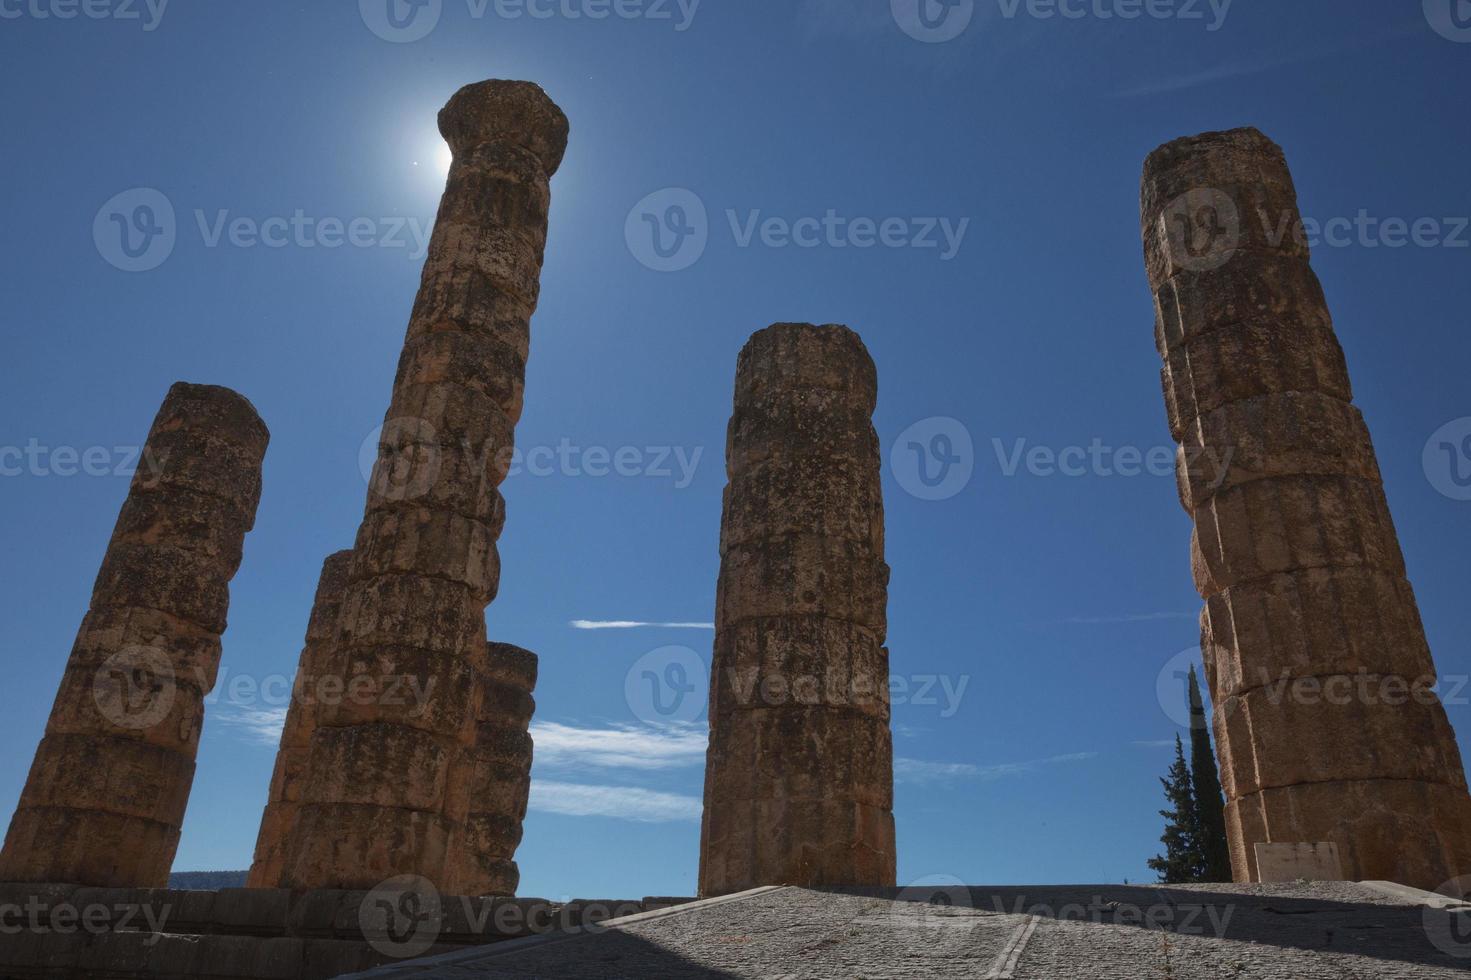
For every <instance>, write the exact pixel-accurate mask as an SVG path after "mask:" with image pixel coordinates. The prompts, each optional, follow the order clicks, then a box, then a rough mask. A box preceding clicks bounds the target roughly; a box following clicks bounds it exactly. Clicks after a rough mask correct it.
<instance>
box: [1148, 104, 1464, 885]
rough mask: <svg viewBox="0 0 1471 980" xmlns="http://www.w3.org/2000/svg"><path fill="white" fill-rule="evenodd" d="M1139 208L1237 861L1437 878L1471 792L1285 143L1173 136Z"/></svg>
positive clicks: (1247, 871) (1446, 870)
mask: <svg viewBox="0 0 1471 980" xmlns="http://www.w3.org/2000/svg"><path fill="white" fill-rule="evenodd" d="M1142 225H1143V235H1144V244H1145V261H1146V267H1147V270H1148V274H1149V280H1150V285H1151V287H1152V288H1153V290H1154V296H1155V303H1156V309H1157V322H1156V331H1155V333H1156V342H1157V345H1158V347H1159V352H1160V354H1161V356H1162V357H1163V358H1164V369H1163V382H1164V395H1165V402H1166V407H1167V411H1168V416H1169V423H1170V429H1171V432H1172V434H1173V435H1174V437H1175V439H1176V440H1177V441H1178V442H1179V443H1180V457H1179V466H1178V467H1177V469H1178V473H1179V484H1180V497H1181V501H1182V503H1183V504H1184V506H1185V509H1186V510H1187V511H1188V512H1189V513H1190V514H1191V515H1192V517H1193V518H1194V521H1195V532H1194V535H1193V537H1192V542H1191V553H1192V564H1193V568H1194V575H1195V581H1196V585H1197V586H1198V588H1199V590H1200V593H1201V595H1202V596H1203V597H1204V598H1205V600H1206V605H1205V609H1204V611H1203V613H1202V617H1201V626H1202V649H1203V651H1204V655H1205V667H1206V673H1207V676H1208V678H1209V682H1210V686H1211V691H1212V695H1213V697H1212V700H1213V701H1214V703H1215V709H1214V725H1215V731H1216V738H1217V751H1218V753H1219V756H1220V761H1221V776H1222V785H1223V788H1224V789H1225V793H1226V797H1227V823H1228V835H1229V837H1230V843H1231V852H1232V865H1233V871H1234V874H1235V877H1236V879H1237V880H1238V881H1250V880H1255V877H1256V868H1255V866H1254V863H1255V854H1254V849H1253V844H1255V843H1257V842H1278V843H1293V842H1308V843H1315V842H1320V841H1333V842H1334V843H1336V844H1337V845H1338V848H1339V852H1340V854H1341V855H1342V858H1343V862H1344V866H1345V867H1344V870H1345V873H1346V874H1348V875H1349V876H1350V877H1352V878H1355V879H1386V880H1392V881H1398V882H1401V883H1404V884H1409V885H1415V886H1419V887H1423V888H1430V889H1434V888H1439V887H1442V886H1443V885H1446V883H1447V882H1450V881H1451V880H1452V879H1454V878H1455V877H1457V876H1458V875H1463V874H1467V873H1471V797H1468V795H1467V790H1466V780H1465V773H1464V770H1463V768H1462V763H1461V757H1460V753H1459V750H1458V749H1457V747H1456V742H1455V738H1454V735H1453V733H1452V731H1451V728H1450V725H1449V723H1448V721H1447V719H1446V714H1445V711H1444V708H1443V707H1442V706H1441V704H1440V702H1439V700H1438V699H1437V698H1436V696H1435V695H1434V694H1433V693H1432V692H1431V691H1430V687H1431V685H1433V684H1434V682H1435V666H1434V664H1433V662H1432V660H1431V655H1430V650H1429V648H1428V646H1427V644H1426V641H1425V633H1424V629H1423V628H1422V626H1421V623H1420V617H1419V612H1418V610H1417V608H1416V604H1415V597H1414V593H1413V591H1412V590H1411V587H1410V583H1409V582H1408V580H1407V579H1406V572H1405V565H1404V559H1403V557H1402V555H1401V553H1400V547H1399V541H1398V538H1397V537H1396V534H1395V530H1394V524H1393V522H1392V520H1391V518H1390V514H1389V507H1388V505H1387V503H1386V500H1385V496H1384V490H1383V486H1382V482H1381V479H1380V474H1379V468H1378V463H1377V460H1376V458H1375V453H1374V448H1373V445H1372V444H1371V442H1370V439H1369V432H1368V429H1367V428H1366V427H1365V425H1364V420H1363V418H1362V416H1361V415H1360V413H1359V410H1358V409H1357V408H1355V407H1354V406H1353V404H1352V397H1353V395H1352V389H1351V386H1350V383H1349V376H1348V370H1347V367H1346V365H1345V362H1344V357H1343V352H1342V350H1341V348H1340V347H1339V344H1338V341H1337V338H1336V336H1335V334H1334V330H1333V322H1332V319H1331V317H1330V315H1329V312H1328V305H1327V301H1326V300H1325V298H1324V295H1323V291H1322V287H1321V286H1320V284H1319V282H1318V279H1317V277H1316V276H1315V275H1314V273H1313V271H1312V269H1311V267H1310V266H1309V255H1308V247H1307V245H1306V242H1305V238H1304V237H1303V236H1302V234H1301V218H1300V215H1299V212H1298V209H1297V195H1296V191H1295V188H1294V186H1293V182H1292V177H1291V175H1290V173H1289V172H1288V169H1287V163H1286V160H1285V158H1284V156H1283V154H1282V151H1281V150H1280V149H1279V148H1278V147H1277V146H1276V145H1275V144H1274V143H1272V142H1271V141H1270V140H1269V139H1267V138H1266V137H1265V136H1263V135H1262V134H1261V133H1259V132H1257V131H1256V130H1252V129H1244V130H1235V131H1232V132H1227V133H1207V134H1204V135H1202V136H1197V137H1192V138H1188V139H1182V140H1177V141H1175V142H1173V143H1170V144H1167V145H1165V146H1163V147H1161V148H1159V149H1158V150H1156V151H1155V152H1154V153H1153V154H1151V155H1150V157H1149V159H1148V161H1147V162H1146V164H1145V167H1144V179H1143V193H1142Z"/></svg>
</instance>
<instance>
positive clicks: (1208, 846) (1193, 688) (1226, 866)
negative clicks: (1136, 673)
mask: <svg viewBox="0 0 1471 980" xmlns="http://www.w3.org/2000/svg"><path fill="white" fill-rule="evenodd" d="M1190 773H1191V789H1192V790H1193V791H1194V794H1195V812H1196V820H1197V831H1198V833H1199V837H1198V847H1199V850H1200V857H1201V863H1202V868H1201V872H1202V877H1201V878H1200V879H1199V880H1200V881H1230V880H1231V852H1230V849H1229V848H1228V847H1227V846H1226V801H1225V799H1224V798H1223V797H1222V795H1221V776H1220V773H1219V772H1218V771H1217V770H1216V754H1215V752H1213V751H1212V750H1211V737H1210V729H1209V728H1208V727H1207V724H1206V719H1205V705H1204V704H1203V703H1202V701H1201V698H1200V682H1199V681H1198V680H1196V677H1195V668H1194V667H1193V666H1192V667H1191V668H1190Z"/></svg>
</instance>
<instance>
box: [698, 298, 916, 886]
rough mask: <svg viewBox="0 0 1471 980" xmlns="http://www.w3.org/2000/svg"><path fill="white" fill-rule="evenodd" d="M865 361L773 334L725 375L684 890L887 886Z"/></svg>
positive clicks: (877, 573) (847, 344)
mask: <svg viewBox="0 0 1471 980" xmlns="http://www.w3.org/2000/svg"><path fill="white" fill-rule="evenodd" d="M877 395H878V381H877V375H876V372H875V370H874V365H873V360H872V359H871V358H870V357H869V356H868V351H867V350H866V349H865V348H864V346H863V342H862V341H861V340H860V339H859V338H858V335H857V334H856V333H854V332H853V331H851V330H849V329H847V328H846V327H840V326H825V327H817V326H812V325H810V324H777V325H775V326H772V327H768V328H767V329H765V330H762V331H760V332H758V333H756V334H755V335H754V336H752V338H751V339H750V341H749V342H748V343H747V344H746V346H745V349H744V350H742V351H741V354H740V359H739V361H738V363H737V366H736V384H735V411H734V414H733V415H732V417H731V421H730V431H729V436H728V440H727V447H726V470H727V474H728V477H729V484H728V486H727V487H726V490H725V506H724V513H723V515H722V519H721V535H720V555H721V562H720V582H719V587H718V591H717V598H716V612H715V619H716V634H715V657H714V664H713V668H712V673H711V683H710V747H709V752H708V761H707V764H706V770H705V816H704V823H703V826H702V828H701V846H700V893H701V894H702V895H720V894H726V893H729V892H735V891H740V890H742V889H745V888H751V887H754V886H757V885H774V884H799V885H892V884H894V817H893V748H892V742H891V737H890V733H889V703H888V675H889V670H888V651H887V650H886V649H884V637H885V633H886V630H887V618H886V606H887V601H888V582H889V568H888V566H887V565H886V564H884V518H883V493H882V489H881V487H880V482H879V481H880V463H879V443H878V436H877V434H876V433H875V432H874V429H873V424H872V421H871V417H872V415H873V409H874V403H875V401H876V399H877Z"/></svg>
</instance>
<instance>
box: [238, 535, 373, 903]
mask: <svg viewBox="0 0 1471 980" xmlns="http://www.w3.org/2000/svg"><path fill="white" fill-rule="evenodd" d="M351 562H352V552H351V551H339V552H337V553H336V554H334V555H331V556H329V557H328V558H327V560H326V561H325V562H323V563H322V574H321V577H320V578H319V579H318V580H317V594H316V598H315V599H314V600H313V602H312V613H311V618H310V619H309V620H308V621H307V627H306V645H305V646H304V647H302V650H301V659H300V661H299V662H298V664H297V668H296V681H295V683H294V684H293V685H292V691H291V706H290V708H288V709H287V712H286V726H285V727H284V728H283V729H282V731H281V747H280V749H279V750H278V751H277V753H276V770H275V772H274V773H273V774H272V776H271V791H270V797H269V799H268V801H267V802H266V809H265V812H264V813H263V814H262V816H261V825H260V835H259V836H258V837H257V838H256V844H255V861H254V863H253V864H252V865H251V867H250V877H249V879H247V881H246V886H247V887H249V888H276V887H278V886H279V885H280V882H281V871H282V868H283V865H284V862H285V854H284V852H283V850H282V848H283V846H284V844H285V841H286V833H287V831H288V830H289V829H290V828H291V826H292V825H293V824H294V823H295V822H296V813H297V810H298V808H299V807H300V805H301V790H302V781H303V780H304V779H305V777H306V767H307V757H308V755H309V754H310V753H311V745H312V733H313V732H315V731H316V730H317V711H318V707H319V704H320V700H321V698H322V696H323V695H324V694H325V695H327V696H328V697H334V696H336V692H335V689H333V688H332V687H331V682H330V681H329V682H328V685H327V686H326V687H325V688H324V686H323V685H322V683H321V681H322V679H323V678H324V677H326V676H328V671H329V670H331V669H332V658H331V653H330V651H331V648H332V643H333V641H334V640H335V639H336V635H337V616H338V610H339V608H340V607H341V605H342V593H343V590H344V589H345V588H346V587H347V573H348V567H349V565H350V564H351Z"/></svg>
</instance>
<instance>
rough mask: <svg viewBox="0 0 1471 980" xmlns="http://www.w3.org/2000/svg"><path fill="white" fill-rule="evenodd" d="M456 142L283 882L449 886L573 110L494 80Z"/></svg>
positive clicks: (480, 89)
mask: <svg viewBox="0 0 1471 980" xmlns="http://www.w3.org/2000/svg"><path fill="white" fill-rule="evenodd" d="M439 130H440V133H441V134H443V136H444V138H445V140H446V141H447V142H448V143H449V145H450V149H451V150H452V151H453V154H454V160H453V163H452V164H451V166H450V173H449V182H448V185H447V186H446V188H445V192H444V197H443V199H442V200H441V202H440V208H439V217H438V220H437V222H436V224H435V226H434V235H433V238H432V239H431V241H430V246H429V255H428V258H427V260H426V262H425V264H424V274H423V279H422V283H421V285H420V288H419V295H418V298H417V299H416V301H415V303H414V309H413V313H412V315H411V318H410V321H409V327H408V334H407V338H406V340H405V344H404V350H403V356H402V358H401V360H400V362H399V369H398V375H397V377H396V378H395V380H394V386H393V398H392V402H391V404H390V407H389V409H388V413H387V416H386V420H385V423H384V427H383V435H382V438H381V440H380V446H379V456H378V462H377V465H376V466H375V468H374V471H373V476H372V479H371V486H370V487H369V492H368V503H367V512H366V514H365V516H364V518H363V523H362V526H361V528H360V530H359V532H358V537H357V543H356V546H355V548H354V554H353V560H352V565H351V569H350V571H349V574H348V585H347V588H346V590H345V592H344V595H343V600H342V610H341V620H340V624H339V625H340V632H339V635H338V638H337V642H336V643H335V644H334V647H333V655H334V663H335V668H334V672H335V673H337V674H338V675H340V676H342V677H343V678H344V679H345V681H346V683H347V685H348V687H347V690H348V691H349V694H348V696H347V697H345V698H344V699H343V700H342V703H340V704H323V705H322V708H321V711H320V712H319V715H318V727H317V730H316V731H315V732H314V733H313V735H312V743H311V751H310V757H309V761H308V764H307V776H306V778H305V780H304V784H303V788H302V804H301V809H300V811H299V815H298V818H297V821H296V824H295V827H294V829H293V830H292V831H291V832H290V833H289V834H288V835H287V841H286V864H285V872H284V875H283V878H282V882H283V884H284V885H285V886H287V887H293V888H313V887H324V888H331V887H338V888H372V887H375V886H376V885H377V884H378V883H380V882H381V881H383V880H385V879H386V878H389V877H392V876H396V875H402V874H416V875H420V876H423V877H425V878H427V879H429V880H430V881H431V882H433V883H435V884H436V887H443V884H444V881H445V863H446V857H447V855H448V853H449V847H450V842H451V840H452V838H453V837H454V836H455V834H456V833H457V831H458V830H459V829H460V828H461V827H462V826H463V824H464V822H465V820H466V819H467V818H468V816H469V811H468V809H467V806H468V799H467V798H466V797H465V794H463V793H457V792H452V790H453V789H454V787H453V786H452V785H451V779H450V775H451V766H452V764H453V762H454V761H455V759H456V758H457V757H458V756H459V754H460V753H461V752H463V751H467V750H468V749H469V748H470V747H471V746H473V744H474V740H475V736H476V726H477V723H478V722H479V720H480V718H479V702H480V699H481V698H482V692H481V690H480V685H479V684H477V682H476V677H477V672H476V669H475V659H476V656H477V654H478V651H480V650H481V649H483V647H484V644H485V607H486V605H487V604H488V603H489V602H490V601H491V600H492V599H493V598H494V597H495V593H496V587H497V585H498V582H499V578H500V567H499V559H498V557H497V553H496V539H497V538H498V537H499V535H500V531H501V527H502V524H503V522H504V520H505V508H504V503H503V501H502V500H501V496H500V493H499V491H498V490H497V487H498V486H499V485H500V483H501V481H502V479H504V477H505V474H506V470H507V468H508V467H509V465H510V457H511V450H512V432H513V428H514V426H515V423H516V420H517V419H518V418H519V417H520V414H521V398H522V389H523V385H524V379H525V371H526V356H527V350H528V345H529V341H530V320H531V315H532V312H533V311H534V310H535V308H536V301H537V295H538V291H539V276H540V271H541V263H542V253H543V248H544V246H545V243H546V233H547V209H548V206H549V203H550V178H551V176H552V174H553V173H554V172H555V171H556V169H557V166H558V165H559V164H560V163H561V159H562V153H563V151H564V149H565V148H566V142H567V119H566V117H565V116H564V115H563V114H562V111H561V110H560V109H558V108H557V107H556V105H554V104H553V103H552V101H551V100H550V99H548V98H547V96H546V94H545V93H544V92H542V90H541V89H540V88H538V87H537V86H535V85H533V84H530V83H527V82H506V81H488V82H480V83H478V84H475V85H469V86H466V87H465V88H463V89H461V90H460V91H459V92H457V93H455V95H454V97H453V98H451V99H450V101H449V103H448V104H447V105H446V106H445V108H444V109H443V111H441V112H440V114H439Z"/></svg>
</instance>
